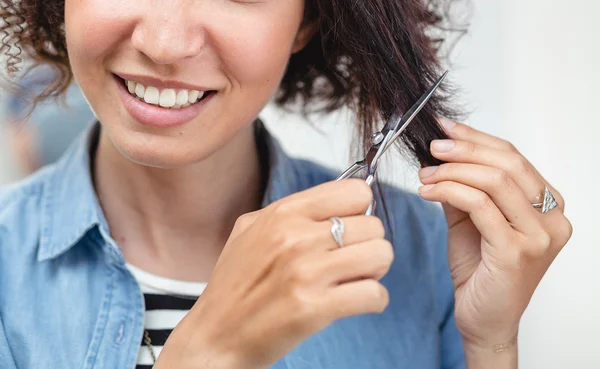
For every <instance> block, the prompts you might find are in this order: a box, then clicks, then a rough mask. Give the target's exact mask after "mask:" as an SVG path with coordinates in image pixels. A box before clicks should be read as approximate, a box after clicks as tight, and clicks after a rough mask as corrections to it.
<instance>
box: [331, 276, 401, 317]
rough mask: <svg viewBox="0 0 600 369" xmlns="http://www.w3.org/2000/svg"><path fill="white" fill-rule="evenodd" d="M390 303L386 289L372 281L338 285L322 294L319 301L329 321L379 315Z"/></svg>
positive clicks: (364, 280)
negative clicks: (326, 312) (327, 314)
mask: <svg viewBox="0 0 600 369" xmlns="http://www.w3.org/2000/svg"><path fill="white" fill-rule="evenodd" d="M389 301H390V297H389V293H388V291H387V289H386V288H385V287H384V286H383V285H382V284H381V283H379V282H378V281H376V280H374V279H362V280H360V281H356V282H350V283H344V284H340V285H339V286H337V287H333V288H332V289H331V290H330V291H329V292H328V293H326V294H324V296H323V300H322V301H321V303H322V305H323V307H324V309H323V311H328V312H329V314H330V316H329V319H330V320H337V319H341V318H347V317H350V316H354V315H362V314H369V313H381V312H383V311H384V310H385V308H386V307H387V306H388V304H389Z"/></svg>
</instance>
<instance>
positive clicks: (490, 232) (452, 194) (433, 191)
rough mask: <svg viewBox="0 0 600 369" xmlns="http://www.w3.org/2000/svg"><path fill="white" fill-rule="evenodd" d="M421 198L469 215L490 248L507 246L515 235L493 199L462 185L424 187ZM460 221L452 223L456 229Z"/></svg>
mask: <svg viewBox="0 0 600 369" xmlns="http://www.w3.org/2000/svg"><path fill="white" fill-rule="evenodd" d="M431 186H433V187H431ZM419 195H420V196H421V197H422V198H423V199H425V200H429V201H438V202H441V203H445V204H449V205H451V206H453V207H454V208H456V209H458V210H461V211H463V212H465V213H467V214H469V217H470V218H471V220H472V221H473V224H474V225H475V227H477V229H478V230H479V233H481V236H482V237H483V238H484V239H485V240H486V241H487V242H488V243H489V244H490V245H493V246H494V245H507V244H509V243H510V241H511V238H512V237H513V235H514V233H515V230H514V229H513V228H512V227H511V226H510V224H508V221H507V220H506V218H505V217H504V215H503V214H502V212H501V211H500V209H498V207H497V206H496V204H495V203H494V202H493V201H492V199H491V198H490V197H489V196H488V195H487V194H486V193H485V192H483V191H481V190H478V189H476V188H473V187H469V186H467V185H464V184H462V183H458V182H452V181H442V182H439V183H436V184H435V185H427V186H423V187H420V188H419ZM458 221H460V219H448V224H449V226H450V227H452V226H453V225H454V224H455V223H456V222H458Z"/></svg>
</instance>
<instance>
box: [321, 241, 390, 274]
mask: <svg viewBox="0 0 600 369" xmlns="http://www.w3.org/2000/svg"><path fill="white" fill-rule="evenodd" d="M393 261H394V250H393V248H392V245H391V244H390V243H389V242H388V241H386V240H383V239H379V240H370V241H367V242H363V243H359V244H354V245H352V246H349V247H344V248H341V249H337V250H336V251H335V252H328V253H326V254H325V255H323V256H322V257H319V259H318V260H315V261H314V262H313V263H314V270H315V273H316V274H317V275H321V276H323V278H324V279H326V282H327V283H330V284H332V285H338V284H340V283H347V282H351V281H356V280H359V279H375V280H379V279H381V278H383V276H384V275H385V274H386V273H387V272H388V271H389V270H390V266H391V265H392V262H393Z"/></svg>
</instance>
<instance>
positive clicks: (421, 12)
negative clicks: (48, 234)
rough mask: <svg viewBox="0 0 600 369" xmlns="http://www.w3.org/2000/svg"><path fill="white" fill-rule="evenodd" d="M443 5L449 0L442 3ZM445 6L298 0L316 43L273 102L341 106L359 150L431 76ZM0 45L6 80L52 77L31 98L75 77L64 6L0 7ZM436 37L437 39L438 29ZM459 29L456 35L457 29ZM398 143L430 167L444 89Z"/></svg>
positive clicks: (431, 1) (15, 2)
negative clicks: (52, 73) (24, 74)
mask: <svg viewBox="0 0 600 369" xmlns="http://www.w3.org/2000/svg"><path fill="white" fill-rule="evenodd" d="M448 1H450V0H448ZM449 6H450V3H449V2H448V3H445V2H444V0H362V1H347V0H306V14H305V17H304V21H305V22H314V24H316V26H317V30H318V31H317V32H316V34H315V36H314V37H313V38H312V39H311V40H310V41H309V43H308V44H307V46H306V47H305V48H304V49H302V50H301V51H299V52H297V53H295V54H293V55H292V56H291V58H290V61H289V64H288V67H287V70H286V72H285V74H284V77H283V79H282V81H281V85H280V88H279V91H278V93H277V95H276V99H275V102H276V103H277V104H278V105H280V106H285V105H291V104H295V103H298V102H300V103H301V106H303V111H304V113H307V112H308V111H312V112H314V111H333V110H335V109H337V108H340V107H342V106H348V107H350V108H351V109H353V110H354V111H355V113H356V117H357V123H358V128H359V132H360V135H361V138H362V141H361V142H362V143H363V145H367V144H368V141H369V140H368V138H369V137H370V136H371V134H372V133H373V131H375V130H376V128H377V126H378V125H379V124H380V122H381V121H382V120H385V119H386V118H388V117H389V116H390V115H391V114H392V113H393V112H394V111H395V110H396V109H401V111H406V110H407V109H408V108H409V107H410V106H411V105H412V104H413V103H414V102H415V101H416V100H417V99H418V98H419V96H420V95H421V94H422V93H423V92H424V91H425V90H426V89H427V88H428V87H429V86H430V85H431V84H433V82H434V81H435V80H436V79H437V78H438V76H439V72H440V58H439V50H440V46H441V44H442V42H443V41H444V40H445V38H444V37H437V36H435V35H439V36H445V35H446V36H447V31H448V32H449V31H455V30H453V29H452V28H451V27H450V26H449V25H450V24H451V22H450V21H449V16H448V14H449ZM0 17H1V18H2V21H3V24H1V25H0V32H2V34H3V38H2V42H1V46H0V47H1V48H2V52H3V53H4V55H5V60H6V61H5V66H6V68H7V71H8V72H9V74H14V73H16V72H17V71H18V70H19V65H20V64H21V63H22V62H23V59H27V60H30V61H32V65H33V66H35V65H40V64H49V65H51V66H53V67H55V69H56V70H57V71H59V73H58V74H57V78H55V79H54V80H53V81H52V83H51V84H50V85H49V86H48V88H46V90H45V91H44V92H42V93H41V94H39V95H37V96H36V99H35V101H36V102H38V101H41V100H43V99H46V98H48V97H53V96H54V97H56V96H60V95H61V94H62V93H63V92H64V91H65V90H66V89H67V88H68V86H69V84H70V83H71V81H72V79H73V75H72V73H71V70H70V66H69V54H68V50H67V46H66V42H65V35H64V0H45V1H38V0H0ZM439 31H442V32H439ZM459 32H462V31H460V30H459ZM441 91H442V93H439V94H436V96H434V97H433V98H432V99H431V100H430V102H429V103H428V104H427V105H426V106H425V108H424V109H423V110H422V111H421V113H420V114H419V115H418V116H417V118H416V120H415V122H414V123H413V124H411V125H410V126H409V128H408V129H407V130H406V133H405V134H404V135H403V136H402V140H403V143H404V144H405V147H406V148H407V149H408V150H409V152H410V153H412V154H413V155H414V157H416V159H417V160H418V161H419V163H420V164H421V165H436V164H439V163H440V162H439V160H437V159H435V158H434V157H432V155H431V154H430V152H429V144H430V142H431V140H433V139H436V138H445V137H446V135H445V133H444V131H443V129H441V127H440V126H439V124H438V122H437V119H436V117H438V116H446V117H454V116H456V111H455V110H454V109H452V108H451V106H450V101H449V95H450V94H449V89H448V86H447V85H444V86H443V87H442V89H441Z"/></svg>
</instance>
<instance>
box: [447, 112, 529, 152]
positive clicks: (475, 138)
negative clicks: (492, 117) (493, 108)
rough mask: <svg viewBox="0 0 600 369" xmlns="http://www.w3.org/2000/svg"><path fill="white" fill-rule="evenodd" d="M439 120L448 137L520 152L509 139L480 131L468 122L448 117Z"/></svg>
mask: <svg viewBox="0 0 600 369" xmlns="http://www.w3.org/2000/svg"><path fill="white" fill-rule="evenodd" d="M439 121H440V123H441V124H442V126H443V127H444V131H446V133H447V134H448V137H450V138H452V139H455V140H462V141H470V142H473V143H476V144H479V145H483V146H489V147H491V148H494V149H497V150H502V151H512V152H519V151H518V150H517V148H516V147H515V146H514V145H513V144H512V143H510V142H509V141H506V140H503V139H501V138H499V137H496V136H492V135H490V134H487V133H485V132H482V131H479V130H477V129H475V128H473V127H470V126H468V125H466V124H463V123H459V122H456V121H453V120H451V119H447V118H440V119H439Z"/></svg>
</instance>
